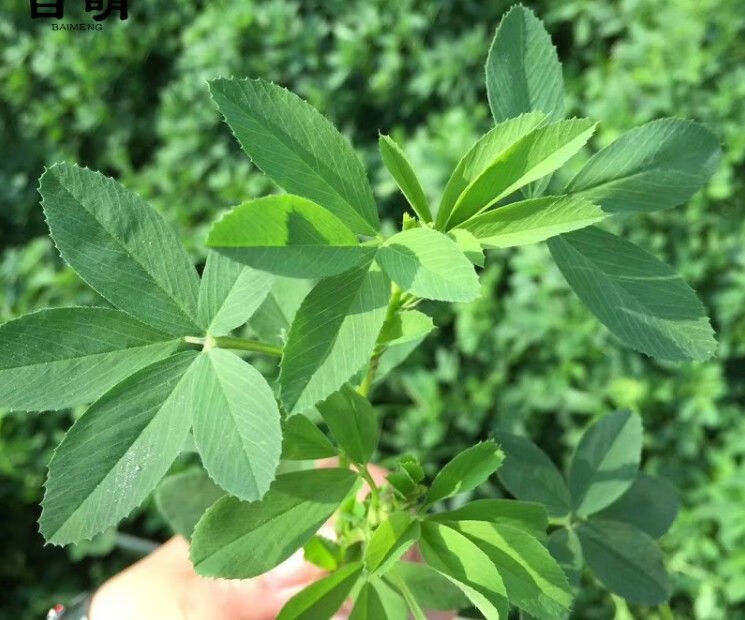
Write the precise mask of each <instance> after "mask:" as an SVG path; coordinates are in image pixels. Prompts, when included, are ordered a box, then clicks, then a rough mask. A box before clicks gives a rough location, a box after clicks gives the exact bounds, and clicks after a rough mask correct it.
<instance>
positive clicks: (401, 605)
mask: <svg viewBox="0 0 745 620" xmlns="http://www.w3.org/2000/svg"><path fill="white" fill-rule="evenodd" d="M407 611H408V610H407V607H406V602H405V601H404V599H403V598H402V597H401V596H400V595H399V594H398V593H397V592H395V591H394V590H393V589H392V588H391V587H390V586H388V585H387V584H386V583H385V582H384V581H382V580H381V579H377V578H375V577H372V578H370V580H369V581H366V582H365V583H364V584H363V585H362V588H361V589H360V593H359V594H358V595H357V600H356V601H355V602H354V607H353V608H352V611H351V613H350V614H349V620H386V619H391V620H396V619H397V618H406V617H407Z"/></svg>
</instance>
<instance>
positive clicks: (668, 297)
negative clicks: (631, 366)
mask: <svg viewBox="0 0 745 620" xmlns="http://www.w3.org/2000/svg"><path fill="white" fill-rule="evenodd" d="M548 247H549V249H550V250H551V254H552V256H553V257H554V260H555V261H556V264H557V265H558V266H559V269H560V270H561V273H563V274H564V277H565V278H566V279H567V282H569V284H570V286H571V287H572V289H574V292H575V293H577V296H578V297H579V298H580V299H581V300H582V301H583V302H584V303H585V305H586V306H587V307H588V308H589V309H590V310H591V311H592V313H593V314H594V315H595V316H597V317H598V319H599V320H600V321H601V322H602V323H603V325H605V326H606V327H607V328H608V329H609V330H610V331H611V332H613V334H614V335H616V336H617V337H618V338H620V339H621V340H622V341H623V342H624V343H625V344H627V345H628V346H630V347H633V348H634V349H636V350H637V351H641V352H642V353H646V354H647V355H651V356H652V357H657V358H660V359H666V360H703V359H708V358H710V357H711V356H712V355H713V354H714V350H715V348H716V341H715V340H714V335H713V331H712V329H711V326H710V325H709V319H708V317H707V316H706V311H705V309H704V307H703V305H702V304H701V302H700V301H699V300H698V298H697V297H696V294H695V293H694V292H693V291H692V290H691V288H690V287H689V286H688V284H686V282H685V281H684V280H683V278H681V277H680V276H679V275H677V274H676V273H675V272H674V271H673V270H672V269H671V268H670V267H668V266H667V265H665V264H664V263H662V262H660V261H658V260H657V259H656V258H655V257H654V256H652V255H651V254H648V253H647V252H645V251H643V250H641V249H640V248H638V247H637V246H635V245H633V244H632V243H629V242H628V241H624V240H623V239H621V238H619V237H617V236H615V235H613V234H611V233H609V232H606V231H604V230H601V229H599V228H596V227H595V226H589V227H587V228H584V229H582V230H577V231H575V232H572V233H567V234H564V235H559V236H558V237H553V238H552V239H550V240H549V241H548Z"/></svg>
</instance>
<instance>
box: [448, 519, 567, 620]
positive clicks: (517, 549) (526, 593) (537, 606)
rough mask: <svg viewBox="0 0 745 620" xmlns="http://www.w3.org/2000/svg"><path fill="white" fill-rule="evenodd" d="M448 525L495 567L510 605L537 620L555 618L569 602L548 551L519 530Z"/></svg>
mask: <svg viewBox="0 0 745 620" xmlns="http://www.w3.org/2000/svg"><path fill="white" fill-rule="evenodd" d="M450 526H451V527H452V528H453V529H455V530H456V531H458V532H460V533H461V534H463V535H464V536H467V537H468V538H469V539H470V540H471V541H473V542H474V543H475V544H476V545H478V547H479V549H481V550H482V551H483V552H484V553H486V555H488V556H489V558H490V559H491V561H492V562H493V563H494V565H495V566H496V567H497V570H498V571H499V574H500V576H501V577H502V579H503V580H504V585H505V588H506V589H507V596H508V598H509V600H510V602H511V603H513V604H515V605H517V606H518V607H520V608H522V609H524V610H525V611H527V612H528V613H530V614H532V615H534V616H537V617H538V618H547V617H556V616H560V615H562V614H563V613H565V612H566V611H567V610H568V609H569V606H570V605H571V603H572V593H571V590H570V588H569V583H568V582H567V580H566V577H565V576H564V573H563V572H562V570H561V568H560V567H559V565H558V564H557V563H556V561H555V560H554V559H553V558H552V557H551V555H550V554H549V552H548V550H547V549H546V548H545V547H544V546H543V545H541V544H540V543H539V542H538V541H537V540H536V539H535V538H534V537H533V536H531V535H530V534H527V533H525V532H524V531H523V530H522V529H518V528H514V527H510V526H508V525H498V524H495V523H487V522H485V521H460V522H458V523H452V524H450Z"/></svg>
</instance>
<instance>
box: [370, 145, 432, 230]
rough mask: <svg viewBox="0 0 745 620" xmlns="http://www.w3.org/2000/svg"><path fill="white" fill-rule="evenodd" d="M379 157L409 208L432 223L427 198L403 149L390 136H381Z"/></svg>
mask: <svg viewBox="0 0 745 620" xmlns="http://www.w3.org/2000/svg"><path fill="white" fill-rule="evenodd" d="M378 146H379V147H380V155H381V157H382V158H383V163H384V164H385V167H386V168H387V169H388V172H390V173H391V176H392V177H393V179H394V181H396V184H397V185H398V187H399V189H400V190H401V192H402V193H403V195H404V196H406V200H408V201H409V204H410V205H411V208H412V209H414V212H415V213H416V214H417V215H418V216H419V218H420V219H421V220H423V221H425V222H431V221H432V214H431V213H430V211H429V204H428V203H427V197H426V196H425V195H424V190H423V189H422V186H421V184H420V183H419V179H418V178H417V176H416V173H415V172H414V169H413V168H412V166H411V162H409V159H408V158H407V157H406V153H404V151H403V149H402V148H401V147H400V146H399V145H398V144H397V143H396V141H395V140H394V139H393V138H391V137H390V136H386V135H383V134H381V135H380V138H379V139H378Z"/></svg>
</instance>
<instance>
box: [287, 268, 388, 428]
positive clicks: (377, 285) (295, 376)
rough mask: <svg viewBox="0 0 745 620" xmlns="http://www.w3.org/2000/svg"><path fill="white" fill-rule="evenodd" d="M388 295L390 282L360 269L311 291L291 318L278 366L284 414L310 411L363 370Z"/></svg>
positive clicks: (376, 273)
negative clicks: (284, 408) (285, 412)
mask: <svg viewBox="0 0 745 620" xmlns="http://www.w3.org/2000/svg"><path fill="white" fill-rule="evenodd" d="M390 294H391V291H390V282H389V280H388V277H387V276H386V275H385V274H384V273H383V272H382V271H380V270H378V269H376V268H375V267H373V268H372V269H370V268H368V267H358V268H356V269H353V270H351V271H348V272H346V273H343V274H341V275H338V276H333V277H331V278H326V279H324V280H321V281H320V282H319V283H318V284H317V285H316V286H315V287H314V288H313V290H312V291H311V292H310V293H309V294H308V296H307V297H306V298H305V299H304V300H303V303H302V304H301V306H300V309H299V310H298V311H297V314H296V315H295V320H294V321H293V323H292V327H291V328H290V333H289V335H288V337H287V344H286V345H285V348H284V355H283V357H282V362H281V366H280V374H279V384H280V395H281V398H282V402H283V403H284V406H285V407H286V408H287V409H288V411H290V412H292V413H297V412H300V411H304V410H306V409H310V408H311V407H313V406H314V405H315V404H316V403H318V402H319V401H321V400H323V399H324V398H327V397H328V396H329V395H331V394H333V393H334V392H336V391H337V390H338V389H339V388H341V386H342V385H343V384H344V383H345V382H346V381H347V380H348V379H349V378H350V377H351V376H352V375H354V374H355V373H356V372H357V371H358V370H360V368H362V367H363V366H364V365H365V363H366V362H367V361H368V360H369V359H370V356H371V355H372V352H373V349H374V348H375V342H376V340H377V338H378V333H379V332H380V328H381V327H382V325H383V321H384V319H385V313H386V307H387V305H388V299H389V297H390Z"/></svg>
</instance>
